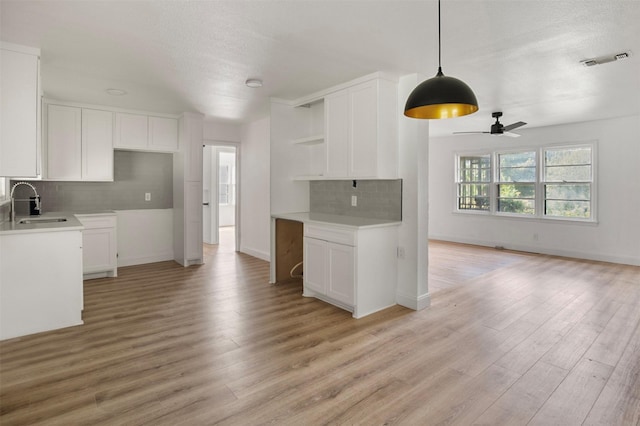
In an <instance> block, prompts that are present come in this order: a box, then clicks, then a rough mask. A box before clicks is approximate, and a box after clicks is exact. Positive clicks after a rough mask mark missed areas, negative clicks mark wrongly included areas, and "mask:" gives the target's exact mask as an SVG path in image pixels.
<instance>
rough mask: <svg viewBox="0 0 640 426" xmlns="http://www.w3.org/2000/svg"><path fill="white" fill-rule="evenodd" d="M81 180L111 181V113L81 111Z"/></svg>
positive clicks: (91, 110) (85, 109) (92, 110)
mask: <svg viewBox="0 0 640 426" xmlns="http://www.w3.org/2000/svg"><path fill="white" fill-rule="evenodd" d="M82 180H89V181H113V113H112V112H110V111H100V110H95V109H88V108H83V109H82Z"/></svg>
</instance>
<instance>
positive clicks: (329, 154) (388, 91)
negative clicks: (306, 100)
mask: <svg viewBox="0 0 640 426" xmlns="http://www.w3.org/2000/svg"><path fill="white" fill-rule="evenodd" d="M396 98H397V88H396V84H394V83H392V82H390V81H388V80H384V79H374V80H370V81H367V82H364V83H360V84H357V85H354V86H352V87H349V88H346V89H342V90H339V91H337V92H334V93H332V94H330V95H327V96H326V97H325V144H326V176H327V177H329V178H334V179H335V178H348V179H354V178H370V179H376V178H377V179H392V178H397V175H398V166H397V159H398V154H397V151H398V149H397V139H398V138H397V115H398V111H397V107H396V106H397V99H396Z"/></svg>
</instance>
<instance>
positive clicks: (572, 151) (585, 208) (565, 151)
mask: <svg viewBox="0 0 640 426" xmlns="http://www.w3.org/2000/svg"><path fill="white" fill-rule="evenodd" d="M591 151H592V150H591V147H590V146H576V147H566V148H552V149H545V150H544V178H543V185H544V215H545V216H556V217H572V218H581V219H589V218H591V192H592V191H591V185H592V183H593V170H592V163H593V161H592V152H591Z"/></svg>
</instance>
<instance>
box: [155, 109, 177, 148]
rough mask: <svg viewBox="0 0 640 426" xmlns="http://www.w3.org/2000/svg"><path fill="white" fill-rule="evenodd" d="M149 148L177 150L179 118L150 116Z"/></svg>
mask: <svg viewBox="0 0 640 426" xmlns="http://www.w3.org/2000/svg"><path fill="white" fill-rule="evenodd" d="M149 148H151V149H157V150H159V151H177V150H178V120H176V119H175V118H164V117H149Z"/></svg>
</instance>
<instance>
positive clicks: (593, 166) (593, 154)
mask: <svg viewBox="0 0 640 426" xmlns="http://www.w3.org/2000/svg"><path fill="white" fill-rule="evenodd" d="M597 145H598V144H597V142H595V141H592V142H576V143H569V144H568V143H564V144H555V145H546V146H543V147H541V148H540V158H541V164H540V170H539V177H538V185H539V186H540V191H541V192H540V199H539V200H538V201H539V203H540V215H541V216H542V217H543V218H544V219H545V220H569V221H576V222H597V208H596V206H597V205H598V203H597V202H596V194H597V186H598V185H597V182H598V179H597V170H598V167H597V164H596V163H597V157H598V155H597ZM572 148H590V149H591V180H590V181H589V182H588V183H589V185H590V190H589V192H590V199H589V201H590V205H589V210H590V213H591V215H590V217H588V218H581V217H566V216H547V215H546V214H545V211H544V210H545V209H544V201H545V186H546V185H547V184H548V183H551V184H553V183H556V182H547V181H546V180H545V164H544V158H545V157H544V153H545V151H547V150H558V149H572ZM580 183H584V182H580Z"/></svg>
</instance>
